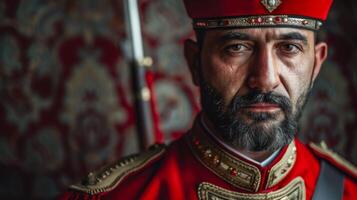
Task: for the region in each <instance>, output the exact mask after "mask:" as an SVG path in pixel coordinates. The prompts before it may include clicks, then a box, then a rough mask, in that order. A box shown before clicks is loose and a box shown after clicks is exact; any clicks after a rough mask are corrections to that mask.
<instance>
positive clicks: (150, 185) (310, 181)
mask: <svg viewBox="0 0 357 200" xmlns="http://www.w3.org/2000/svg"><path fill="white" fill-rule="evenodd" d="M197 121H198V120H197ZM197 121H196V123H195V125H194V127H193V128H192V129H191V130H190V131H189V132H188V133H187V134H186V135H185V136H183V137H182V138H180V139H179V140H177V141H175V142H173V143H172V144H171V145H169V146H167V147H166V146H164V145H154V146H153V147H151V148H149V149H148V150H147V151H145V152H143V153H141V154H138V155H134V156H131V157H128V158H125V159H123V160H120V161H118V162H117V163H114V164H112V165H110V166H107V167H104V168H103V169H101V170H99V171H97V172H92V173H89V174H88V177H87V178H86V179H85V180H83V181H82V182H81V183H78V184H76V185H72V186H71V187H70V190H69V191H68V192H66V193H65V194H64V195H62V197H61V199H121V200H126V199H130V200H134V199H140V200H154V199H170V200H176V199H177V200H182V199H250V200H255V199H257V200H258V199H297V200H300V199H311V198H312V196H313V194H314V190H315V186H316V183H317V180H318V176H319V172H320V160H321V159H324V160H326V161H328V162H329V163H331V164H332V165H333V166H335V167H336V168H338V169H339V170H340V171H342V172H343V173H344V175H345V176H344V181H343V184H344V192H343V199H344V200H352V199H356V198H357V184H356V177H357V176H356V174H357V173H356V169H355V168H354V167H353V166H352V165H350V164H348V163H346V162H345V161H344V160H343V159H340V158H339V157H338V156H337V155H336V154H334V153H332V152H331V151H329V150H327V149H326V148H324V147H319V146H317V145H310V146H309V147H306V146H305V145H304V144H302V143H301V142H300V141H299V140H297V139H295V140H294V141H292V142H291V143H290V144H289V145H287V146H286V147H285V148H283V149H282V150H281V151H280V153H279V155H278V156H277V157H276V158H275V160H274V161H273V162H271V163H270V164H269V165H268V166H265V167H261V166H260V165H257V164H255V163H252V162H250V161H248V160H246V159H244V158H242V157H239V156H237V155H234V154H233V153H232V152H229V151H228V150H227V149H225V148H224V147H223V146H220V145H219V144H218V143H217V142H216V141H215V140H214V139H213V138H211V137H210V135H209V134H207V133H206V132H205V130H204V129H203V127H202V125H201V124H200V123H199V122H197Z"/></svg>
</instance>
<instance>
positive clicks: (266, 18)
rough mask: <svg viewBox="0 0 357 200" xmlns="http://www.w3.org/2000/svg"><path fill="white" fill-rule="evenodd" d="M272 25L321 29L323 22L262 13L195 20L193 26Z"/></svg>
mask: <svg viewBox="0 0 357 200" xmlns="http://www.w3.org/2000/svg"><path fill="white" fill-rule="evenodd" d="M270 26H273V27H275V26H292V27H299V28H306V29H311V30H319V29H320V27H321V26H322V22H321V21H319V20H315V19H311V18H303V17H296V16H288V15H261V16H249V17H233V18H220V19H194V20H193V27H194V28H195V29H210V28H232V27H270Z"/></svg>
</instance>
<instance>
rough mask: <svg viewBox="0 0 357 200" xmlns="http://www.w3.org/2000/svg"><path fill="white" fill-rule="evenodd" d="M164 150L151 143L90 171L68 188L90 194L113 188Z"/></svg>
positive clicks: (160, 146)
mask: <svg viewBox="0 0 357 200" xmlns="http://www.w3.org/2000/svg"><path fill="white" fill-rule="evenodd" d="M165 151H166V148H165V145H153V146H151V147H149V149H148V150H146V151H145V152H143V153H140V154H135V155H132V156H128V157H125V158H123V159H121V160H119V161H118V162H116V163H114V164H112V165H109V166H107V167H104V168H102V169H100V170H98V171H95V172H90V173H89V174H88V176H87V177H86V178H85V179H84V180H83V181H82V182H80V183H77V184H74V185H71V186H70V189H73V190H76V191H80V192H85V193H88V194H90V195H93V194H97V193H101V192H107V191H110V190H113V189H114V188H115V187H116V186H118V184H119V183H120V182H121V181H122V180H123V179H124V178H125V177H126V176H128V175H129V174H131V173H133V172H136V171H138V170H140V169H142V168H143V167H145V166H146V164H148V163H149V162H150V161H152V160H154V159H156V158H158V157H160V156H161V155H162V154H163V153H164V152H165Z"/></svg>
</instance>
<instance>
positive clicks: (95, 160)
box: [0, 0, 357, 199]
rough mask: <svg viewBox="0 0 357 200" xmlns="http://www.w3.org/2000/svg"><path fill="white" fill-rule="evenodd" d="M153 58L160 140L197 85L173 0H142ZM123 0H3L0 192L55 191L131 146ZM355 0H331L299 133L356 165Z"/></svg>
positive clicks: (36, 194)
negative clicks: (323, 50) (323, 54)
mask: <svg viewBox="0 0 357 200" xmlns="http://www.w3.org/2000/svg"><path fill="white" fill-rule="evenodd" d="M139 8H140V17H141V22H142V34H143V41H144V49H145V54H146V55H147V56H151V57H152V58H153V60H154V64H153V75H154V78H153V89H154V91H155V93H154V96H155V98H156V101H155V105H156V111H157V114H158V117H159V121H160V124H159V129H160V131H159V132H156V134H155V136H154V139H155V141H157V142H166V143H168V142H170V141H172V140H174V139H176V138H177V137H179V136H180V135H182V134H183V133H184V132H185V130H187V129H188V128H190V125H191V123H192V120H193V119H194V116H195V115H196V113H197V112H198V111H199V103H198V97H199V95H198V90H197V88H195V87H194V86H193V84H192V83H191V77H190V74H189V71H188V69H187V67H186V63H185V60H184V58H183V49H182V45H183V42H184V40H185V39H187V38H190V37H193V32H192V28H191V24H190V19H188V17H187V16H186V13H185V10H184V7H183V4H182V2H181V0H140V1H139ZM123 9H124V8H123V4H122V0H101V1H97V0H77V1H69V0H56V1H55V0H2V1H0V198H1V199H20V198H22V199H24V198H26V199H52V198H54V197H56V196H57V195H58V194H60V193H61V192H63V190H64V189H65V188H66V187H67V185H68V184H70V183H73V181H75V180H78V179H79V178H80V177H82V176H84V175H85V174H86V173H87V172H89V171H90V170H93V169H96V168H98V167H100V166H102V165H103V164H105V163H110V162H113V161H114V160H116V159H118V158H120V157H121V156H123V155H128V154H131V153H134V152H137V151H139V145H138V138H139V137H140V134H137V133H136V130H135V112H134V109H135V106H134V104H133V95H132V94H133V92H132V91H131V84H132V83H131V80H130V75H129V73H130V69H129V65H128V59H127V58H126V54H127V53H128V45H129V43H130V42H129V39H128V34H127V30H126V25H125V19H124V14H123V13H124V12H123ZM356 27H357V3H356V1H353V0H345V1H335V3H334V5H333V8H332V11H331V13H330V15H329V19H328V22H327V23H326V24H325V25H324V26H323V30H322V31H323V33H322V37H323V39H325V40H326V41H327V42H328V43H329V44H330V54H329V59H328V61H327V63H326V64H325V65H324V66H323V69H322V71H321V74H320V76H319V78H318V80H317V81H316V82H315V88H314V89H313V92H312V95H311V97H310V99H309V102H308V104H307V105H306V108H305V111H304V113H303V117H302V119H301V128H300V131H299V137H300V138H301V139H302V140H303V141H305V142H308V141H315V142H319V141H321V140H325V141H326V142H327V144H328V145H329V146H330V147H331V148H332V149H333V150H335V151H337V152H338V153H340V154H341V155H343V156H344V157H345V158H347V159H348V160H350V161H352V162H354V163H357V123H356V122H357V120H356V118H357V117H356V114H357V70H356V68H357V34H356V31H357V29H356Z"/></svg>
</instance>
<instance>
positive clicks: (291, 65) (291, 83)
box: [281, 57, 314, 105]
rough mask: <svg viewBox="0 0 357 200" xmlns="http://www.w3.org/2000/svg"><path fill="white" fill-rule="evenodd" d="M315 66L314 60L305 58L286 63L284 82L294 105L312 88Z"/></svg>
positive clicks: (283, 73) (283, 72)
mask: <svg viewBox="0 0 357 200" xmlns="http://www.w3.org/2000/svg"><path fill="white" fill-rule="evenodd" d="M313 64H314V63H313V59H312V58H306V57H305V58H299V59H296V60H292V61H289V62H285V67H283V68H282V71H281V74H282V79H283V81H282V82H283V83H284V84H283V85H284V87H285V89H286V91H287V92H288V93H289V96H290V99H291V101H292V103H293V104H294V105H296V103H297V101H298V99H299V97H300V96H301V95H302V94H303V93H304V92H305V91H306V90H307V89H308V88H309V87H310V83H311V78H312V71H313Z"/></svg>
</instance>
